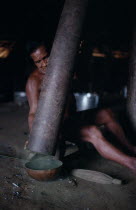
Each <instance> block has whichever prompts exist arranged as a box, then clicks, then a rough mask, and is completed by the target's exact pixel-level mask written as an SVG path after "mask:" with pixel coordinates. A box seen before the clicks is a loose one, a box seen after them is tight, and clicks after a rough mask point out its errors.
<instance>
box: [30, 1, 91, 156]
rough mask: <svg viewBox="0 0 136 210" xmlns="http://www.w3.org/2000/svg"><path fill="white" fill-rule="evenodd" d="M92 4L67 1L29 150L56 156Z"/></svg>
mask: <svg viewBox="0 0 136 210" xmlns="http://www.w3.org/2000/svg"><path fill="white" fill-rule="evenodd" d="M87 2H88V0H66V1H65V5H64V9H63V11H62V15H61V18H60V22H59V26H58V29H57V32H56V36H55V41H54V43H53V47H52V51H51V55H50V58H49V65H48V67H47V70H46V74H45V77H44V79H43V84H42V90H41V94H40V99H39V103H38V108H37V112H36V116H35V120H34V123H33V127H32V132H31V135H30V140H29V144H28V148H29V149H30V150H31V151H33V152H38V153H44V154H49V155H52V153H53V151H54V149H55V147H56V142H57V136H58V132H59V127H60V122H61V118H62V114H63V110H64V105H65V101H66V96H67V93H68V89H69V83H70V80H71V78H72V72H73V65H74V60H75V56H76V53H77V47H78V44H79V39H80V33H81V29H82V25H83V20H84V16H85V11H86V8H87Z"/></svg>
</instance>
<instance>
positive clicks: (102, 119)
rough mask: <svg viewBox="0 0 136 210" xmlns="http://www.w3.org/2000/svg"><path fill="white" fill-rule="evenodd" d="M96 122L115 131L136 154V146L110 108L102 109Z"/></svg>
mask: <svg viewBox="0 0 136 210" xmlns="http://www.w3.org/2000/svg"><path fill="white" fill-rule="evenodd" d="M96 123H97V124H103V125H104V126H105V127H106V128H107V129H108V130H109V131H110V132H111V133H113V134H114V135H115V136H116V137H117V139H118V141H119V142H120V143H121V144H122V145H123V146H125V147H126V148H127V149H128V150H129V151H130V152H132V153H133V154H136V147H134V146H133V145H131V143H130V142H129V140H128V139H127V137H126V136H125V133H124V131H123V129H122V127H121V126H120V124H119V123H118V122H117V121H116V120H115V117H114V114H113V112H112V111H111V110H110V109H105V110H102V111H100V112H99V113H98V114H97V115H96Z"/></svg>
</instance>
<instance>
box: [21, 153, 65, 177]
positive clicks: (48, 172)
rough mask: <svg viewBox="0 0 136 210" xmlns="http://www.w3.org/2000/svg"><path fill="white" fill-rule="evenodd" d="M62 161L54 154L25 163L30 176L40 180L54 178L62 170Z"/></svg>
mask: <svg viewBox="0 0 136 210" xmlns="http://www.w3.org/2000/svg"><path fill="white" fill-rule="evenodd" d="M62 164H63V163H62V162H61V161H60V160H58V159H56V158H55V157H54V156H43V157H39V158H36V159H33V160H30V161H29V162H27V163H26V164H25V168H26V171H27V173H28V175H29V176H31V177H32V178H33V179H36V180H38V181H48V180H52V179H54V178H55V177H56V176H57V175H58V174H59V172H60V169H61V166H62Z"/></svg>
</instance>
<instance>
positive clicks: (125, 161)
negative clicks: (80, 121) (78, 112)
mask: <svg viewBox="0 0 136 210" xmlns="http://www.w3.org/2000/svg"><path fill="white" fill-rule="evenodd" d="M80 134H81V139H82V140H83V141H87V142H90V143H92V144H93V145H94V147H95V148H96V150H97V151H98V152H99V153H100V154H101V155H102V156H103V157H104V158H107V159H109V160H113V161H115V162H117V163H119V164H121V165H124V166H126V167H128V168H130V169H132V170H133V171H134V172H135V173H136V158H133V157H130V156H128V155H126V154H125V153H123V152H121V151H120V150H119V149H117V148H116V147H114V146H113V145H112V144H110V143H109V142H108V141H107V140H106V139H105V138H104V137H103V135H102V134H101V132H100V130H99V129H98V128H97V127H96V126H85V127H83V128H81V130H80Z"/></svg>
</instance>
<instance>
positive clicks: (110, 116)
mask: <svg viewBox="0 0 136 210" xmlns="http://www.w3.org/2000/svg"><path fill="white" fill-rule="evenodd" d="M113 120H115V116H114V113H113V112H112V110H111V109H102V110H100V111H99V112H98V113H97V114H96V118H95V123H96V124H99V125H100V124H107V123H109V122H111V121H113Z"/></svg>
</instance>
